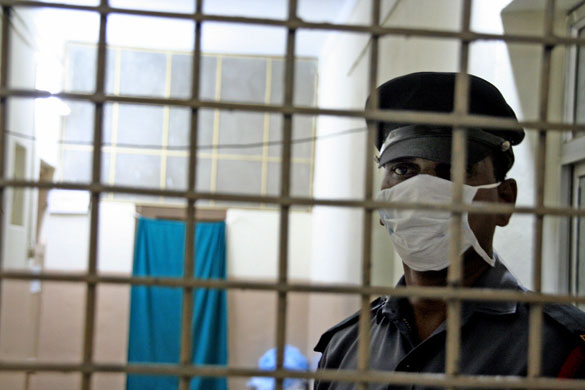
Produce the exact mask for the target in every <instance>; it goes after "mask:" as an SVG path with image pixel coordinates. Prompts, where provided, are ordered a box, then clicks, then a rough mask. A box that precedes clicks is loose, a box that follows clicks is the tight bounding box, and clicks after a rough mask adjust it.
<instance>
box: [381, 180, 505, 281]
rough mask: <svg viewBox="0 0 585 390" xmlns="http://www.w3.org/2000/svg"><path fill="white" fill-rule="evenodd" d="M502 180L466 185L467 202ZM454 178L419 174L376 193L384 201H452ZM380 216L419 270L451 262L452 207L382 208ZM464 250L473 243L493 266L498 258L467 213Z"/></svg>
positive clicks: (403, 255)
mask: <svg viewBox="0 0 585 390" xmlns="http://www.w3.org/2000/svg"><path fill="white" fill-rule="evenodd" d="M499 185H500V183H494V184H487V185H482V186H475V187H473V186H469V185H464V186H463V202H464V203H465V204H470V203H471V202H472V201H473V198H474V197H475V194H477V191H478V190H480V189H482V188H496V187H498V186H499ZM452 193H453V182H451V181H449V180H445V179H441V178H438V177H435V176H431V175H417V176H414V177H412V178H410V179H407V180H405V181H403V182H402V183H400V184H397V185H395V186H394V187H392V188H387V189H384V190H382V191H380V193H379V194H378V196H377V197H376V199H377V200H380V201H389V202H417V203H427V204H441V203H442V204H448V203H451V196H452ZM379 213H380V217H381V218H382V222H383V223H384V226H385V227H386V229H387V230H388V233H389V234H390V237H391V238H392V241H393V242H394V248H395V249H396V252H398V254H399V255H400V257H401V258H402V261H403V262H404V263H405V264H406V265H408V266H409V267H410V268H411V269H413V270H415V271H438V270H441V269H444V268H447V267H448V266H449V240H450V237H451V234H450V229H449V223H450V220H451V213H450V212H448V211H439V212H437V211H429V210H407V209H404V210H395V209H380V210H379ZM461 233H462V243H461V254H463V252H465V251H466V250H467V249H469V248H470V247H473V249H475V251H476V252H477V254H479V255H480V256H481V258H482V259H484V260H485V261H486V262H487V263H488V264H489V265H491V266H492V267H493V266H494V264H495V258H493V257H490V256H489V255H488V254H487V253H486V252H485V250H484V249H483V248H482V247H481V245H480V244H479V242H478V241H477V238H476V237H475V234H473V231H472V230H471V227H470V226H469V222H468V220H467V213H465V214H463V217H462V226H461Z"/></svg>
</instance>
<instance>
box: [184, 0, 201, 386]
mask: <svg viewBox="0 0 585 390" xmlns="http://www.w3.org/2000/svg"><path fill="white" fill-rule="evenodd" d="M195 9H196V12H197V13H199V14H200V13H202V12H203V0H195ZM194 34H195V35H194V41H195V42H194V46H193V62H192V69H191V82H192V84H191V97H192V99H198V98H199V85H200V80H201V71H200V69H201V22H200V21H197V22H196V23H195V31H194ZM198 118H199V109H198V108H197V107H192V108H191V124H190V131H189V167H188V178H187V182H188V187H187V188H188V191H190V192H195V186H196V183H197V177H196V175H197V142H198V130H199V128H198ZM196 223H197V221H196V220H195V200H194V199H188V200H187V222H186V227H185V235H186V236H185V257H184V263H183V280H191V279H192V278H193V275H194V272H195V267H196V266H197V264H196V242H195V228H196ZM193 304H194V291H193V288H192V287H190V286H186V287H183V301H182V312H181V350H180V357H179V361H180V363H181V365H183V366H189V365H190V364H191V363H192V358H193V348H192V345H193V334H192V333H193V332H192V329H191V322H192V319H193V311H194V307H193ZM190 383H191V376H190V375H182V376H181V377H180V378H179V389H180V390H188V389H189V386H190Z"/></svg>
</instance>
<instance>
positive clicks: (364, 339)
mask: <svg viewBox="0 0 585 390" xmlns="http://www.w3.org/2000/svg"><path fill="white" fill-rule="evenodd" d="M370 18H371V24H372V26H378V25H379V24H380V0H371V13H370ZM379 40H380V38H379V36H378V35H376V34H372V35H371V37H370V45H369V48H370V63H369V65H368V68H369V69H368V95H369V96H370V99H369V106H368V107H367V108H368V109H371V110H377V109H378V108H379V101H378V94H377V91H376V87H377V84H378V50H379ZM367 126H368V132H367V133H366V137H365V156H364V170H365V172H364V199H365V200H371V199H372V197H373V186H374V166H373V165H372V161H373V159H372V156H374V143H375V139H376V129H377V128H378V123H377V122H374V123H372V122H368V125H367ZM372 212H373V210H368V209H363V213H364V214H363V222H362V229H363V232H362V285H361V287H369V286H370V285H371V284H372V282H371V280H372ZM370 321H371V313H370V295H369V294H362V295H361V305H360V319H359V335H358V370H359V371H360V372H365V371H367V370H368V369H369V366H370V326H371V325H370ZM367 388H368V383H367V382H359V383H358V389H359V390H367Z"/></svg>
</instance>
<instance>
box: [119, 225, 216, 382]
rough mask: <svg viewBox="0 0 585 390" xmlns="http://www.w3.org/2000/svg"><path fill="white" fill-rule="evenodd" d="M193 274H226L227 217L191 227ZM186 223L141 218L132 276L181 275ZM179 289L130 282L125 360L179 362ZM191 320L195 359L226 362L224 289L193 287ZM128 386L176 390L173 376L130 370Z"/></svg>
mask: <svg viewBox="0 0 585 390" xmlns="http://www.w3.org/2000/svg"><path fill="white" fill-rule="evenodd" d="M195 247H196V254H195V261H196V262H195V277H197V278H201V279H225V276H226V264H225V253H226V249H225V223H224V222H199V223H197V225H196V229H195ZM184 250H185V223H184V222H177V221H166V220H154V219H148V218H140V219H139V221H138V228H137V232H136V243H135V248H134V268H133V272H132V274H133V275H134V276H161V277H181V276H182V275H183V259H184ZM182 298H183V296H182V289H180V288H168V287H148V286H133V287H132V290H131V302H130V328H129V331H130V334H129V340H128V362H129V363H156V364H161V363H162V364H164V363H167V364H177V363H178V362H179V354H180V337H181V336H180V335H181V305H182ZM194 298H195V299H194V308H193V309H194V310H193V318H192V320H191V326H192V331H193V356H192V361H193V363H194V364H218V365H225V364H227V307H226V306H227V304H226V292H225V290H209V289H197V290H195V297H194ZM126 388H127V389H128V390H174V389H177V388H178V378H177V377H172V376H149V375H128V377H127V381H126ZM190 388H191V390H203V389H205V390H226V389H227V383H226V379H225V378H201V377H196V378H193V379H192V381H191V387H190Z"/></svg>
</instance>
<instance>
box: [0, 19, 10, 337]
mask: <svg viewBox="0 0 585 390" xmlns="http://www.w3.org/2000/svg"><path fill="white" fill-rule="evenodd" d="M11 12H12V10H11V8H10V7H2V27H1V28H2V32H1V34H2V36H1V38H0V39H1V40H2V42H1V44H2V47H1V48H0V87H2V88H5V87H6V86H7V85H8V67H9V62H10V61H9V58H10V57H9V54H10V13H11ZM7 116H8V98H7V97H0V178H2V179H4V178H6V177H7V172H6V160H7V158H8V157H7V156H8V142H7V140H6V125H7V123H8V122H7ZM5 195H6V191H5V188H4V187H0V210H1V209H2V208H3V207H4V199H5ZM4 228H5V226H4V215H3V214H2V213H0V271H3V270H4V244H5V242H6V238H5V237H4V233H5V230H4ZM2 282H3V280H2V279H1V278H0V319H2V315H1V313H2V305H1V303H2V285H3V283H2ZM0 329H1V327H0Z"/></svg>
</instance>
